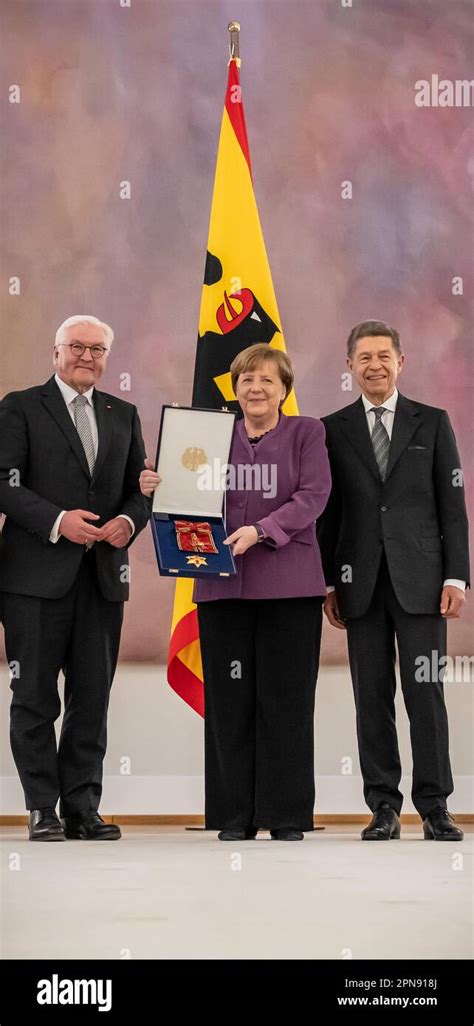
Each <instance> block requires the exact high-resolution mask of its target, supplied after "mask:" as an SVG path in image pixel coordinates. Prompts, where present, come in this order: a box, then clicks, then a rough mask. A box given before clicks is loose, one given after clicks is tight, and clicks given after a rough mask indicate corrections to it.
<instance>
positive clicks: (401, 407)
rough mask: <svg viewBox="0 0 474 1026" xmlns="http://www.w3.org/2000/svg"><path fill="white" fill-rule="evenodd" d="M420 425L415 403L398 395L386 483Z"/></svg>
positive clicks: (418, 412)
mask: <svg viewBox="0 0 474 1026" xmlns="http://www.w3.org/2000/svg"><path fill="white" fill-rule="evenodd" d="M420 423H421V419H420V410H419V409H418V408H417V406H416V405H415V403H412V402H410V400H409V399H405V396H404V395H400V393H398V399H397V405H396V407H395V416H394V418H393V430H392V438H391V441H390V451H389V454H388V464H387V473H386V475H385V480H386V481H387V479H388V477H389V476H390V474H391V473H392V470H393V468H394V466H395V464H396V462H397V460H399V459H400V456H401V455H402V452H403V451H404V450H405V449H406V447H407V445H408V443H409V441H410V438H412V437H413V435H414V433H415V431H416V429H417V428H418V427H419V425H420Z"/></svg>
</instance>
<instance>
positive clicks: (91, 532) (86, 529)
mask: <svg viewBox="0 0 474 1026" xmlns="http://www.w3.org/2000/svg"><path fill="white" fill-rule="evenodd" d="M90 520H100V516H99V514H98V513H91V512H90V510H88V509H70V510H68V512H67V513H65V514H64V516H63V518H62V520H61V523H60V525H59V534H60V535H62V536H63V538H68V539H69V541H72V542H75V543H76V545H85V544H86V542H95V541H101V540H102V528H101V527H94V526H93V524H91V523H88V521H90Z"/></svg>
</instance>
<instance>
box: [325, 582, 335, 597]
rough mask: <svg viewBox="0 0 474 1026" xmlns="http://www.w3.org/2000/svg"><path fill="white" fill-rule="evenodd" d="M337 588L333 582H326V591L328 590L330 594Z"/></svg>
mask: <svg viewBox="0 0 474 1026" xmlns="http://www.w3.org/2000/svg"><path fill="white" fill-rule="evenodd" d="M335 590H336V589H335V587H334V585H333V584H326V591H327V593H328V595H330V594H331V592H332V591H335Z"/></svg>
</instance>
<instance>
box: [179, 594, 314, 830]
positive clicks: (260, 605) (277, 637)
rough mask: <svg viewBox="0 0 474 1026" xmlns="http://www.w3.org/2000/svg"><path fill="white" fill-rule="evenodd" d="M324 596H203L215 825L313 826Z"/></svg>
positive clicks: (209, 812) (209, 796)
mask: <svg viewBox="0 0 474 1026" xmlns="http://www.w3.org/2000/svg"><path fill="white" fill-rule="evenodd" d="M321 605H322V599H321V598H319V597H315V598H292V599H268V600H261V601H257V600H245V599H225V600H222V601H217V602H200V603H199V604H198V618H199V634H200V639H201V652H202V661H203V669H204V686H205V691H204V693H205V767H206V774H205V775H206V809H205V811H206V828H207V829H208V830H222V829H227V830H246V829H248V828H251V827H252V826H254V827H266V828H268V829H277V828H279V827H288V826H293V827H296V828H298V829H299V830H312V829H313V807H314V738H313V723H314V695H315V687H316V677H317V672H318V665H319V647H320V641H321Z"/></svg>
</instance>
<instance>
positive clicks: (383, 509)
mask: <svg viewBox="0 0 474 1026" xmlns="http://www.w3.org/2000/svg"><path fill="white" fill-rule="evenodd" d="M380 509H381V511H382V513H386V512H387V510H388V506H381V507H380Z"/></svg>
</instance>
